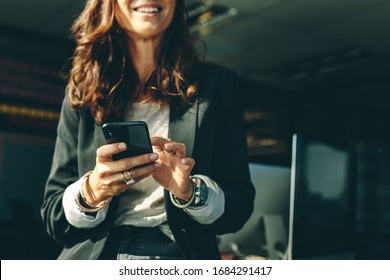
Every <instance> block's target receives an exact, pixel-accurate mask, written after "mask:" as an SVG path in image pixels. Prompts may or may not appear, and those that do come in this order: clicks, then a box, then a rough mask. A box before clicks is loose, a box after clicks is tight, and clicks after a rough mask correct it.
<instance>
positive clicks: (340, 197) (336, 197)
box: [287, 135, 355, 259]
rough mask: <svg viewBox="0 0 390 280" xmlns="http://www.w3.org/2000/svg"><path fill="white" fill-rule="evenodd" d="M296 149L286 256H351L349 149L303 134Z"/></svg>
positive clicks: (352, 216) (351, 221)
mask: <svg viewBox="0 0 390 280" xmlns="http://www.w3.org/2000/svg"><path fill="white" fill-rule="evenodd" d="M292 150H293V151H292V166H291V195H290V224H289V246H288V251H287V255H288V258H289V259H350V258H352V252H353V238H352V237H353V230H354V212H355V211H354V190H353V184H352V182H351V178H352V176H351V171H352V161H351V154H350V153H349V152H348V150H347V149H342V148H340V147H335V146H333V145H330V144H327V143H325V142H323V141H317V140H315V139H312V138H310V137H307V136H302V135H294V137H293V149H292Z"/></svg>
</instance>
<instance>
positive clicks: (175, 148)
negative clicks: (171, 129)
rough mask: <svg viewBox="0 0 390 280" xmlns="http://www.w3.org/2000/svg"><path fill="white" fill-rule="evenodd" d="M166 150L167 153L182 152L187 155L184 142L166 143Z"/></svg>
mask: <svg viewBox="0 0 390 280" xmlns="http://www.w3.org/2000/svg"><path fill="white" fill-rule="evenodd" d="M164 150H165V151H166V152H167V153H180V154H181V155H183V156H185V155H186V146H185V145H184V144H183V143H177V142H170V143H166V144H165V145H164Z"/></svg>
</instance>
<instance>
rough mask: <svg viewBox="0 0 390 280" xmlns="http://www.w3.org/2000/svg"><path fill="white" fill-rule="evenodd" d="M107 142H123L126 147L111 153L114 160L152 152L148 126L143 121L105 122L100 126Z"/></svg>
mask: <svg viewBox="0 0 390 280" xmlns="http://www.w3.org/2000/svg"><path fill="white" fill-rule="evenodd" d="M102 130H103V133H104V137H105V138H106V142H107V144H111V143H117V142H125V143H126V144H127V149H126V150H125V151H123V152H121V153H119V154H116V155H113V156H112V158H113V159H114V160H117V159H122V158H126V157H134V156H138V155H141V154H147V153H151V152H152V145H151V143H150V136H149V130H148V126H147V124H146V123H145V122H142V121H136V122H117V123H107V124H104V125H103V127H102Z"/></svg>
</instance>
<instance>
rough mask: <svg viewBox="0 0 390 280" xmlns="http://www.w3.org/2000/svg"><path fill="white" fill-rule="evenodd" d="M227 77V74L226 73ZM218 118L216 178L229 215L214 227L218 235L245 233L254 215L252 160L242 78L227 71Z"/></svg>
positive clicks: (219, 101) (214, 158) (214, 160)
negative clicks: (244, 109)
mask: <svg viewBox="0 0 390 280" xmlns="http://www.w3.org/2000/svg"><path fill="white" fill-rule="evenodd" d="M224 74H226V72H225V73H224ZM220 80H221V81H223V82H221V83H222V85H221V89H220V90H219V91H218V92H219V96H218V98H217V102H218V105H217V107H218V110H217V111H218V116H217V122H216V123H217V125H216V134H215V135H217V137H216V142H215V153H214V155H213V163H212V167H213V171H212V176H211V177H212V178H213V179H214V180H215V181H216V182H217V183H218V184H219V186H220V187H221V188H222V190H223V191H224V194H225V211H224V213H223V215H222V216H221V217H220V218H219V219H218V220H217V221H216V222H214V223H213V225H212V226H213V227H214V231H215V232H217V233H218V234H224V233H229V232H235V231H238V230H239V229H241V228H242V227H243V226H244V224H245V223H246V221H247V220H248V219H249V217H250V216H251V214H252V211H253V207H254V197H255V189H254V186H253V184H252V181H251V178H250V173H249V159H248V150H247V142H246V133H245V127H244V120H243V106H242V97H241V96H240V91H239V83H238V77H237V75H236V73H235V72H233V71H227V75H224V78H220Z"/></svg>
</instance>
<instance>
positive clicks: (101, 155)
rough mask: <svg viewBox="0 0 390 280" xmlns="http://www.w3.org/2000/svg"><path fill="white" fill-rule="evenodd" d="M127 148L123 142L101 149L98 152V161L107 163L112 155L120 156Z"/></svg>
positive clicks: (104, 146)
mask: <svg viewBox="0 0 390 280" xmlns="http://www.w3.org/2000/svg"><path fill="white" fill-rule="evenodd" d="M126 148H127V146H126V144H125V143H123V142H119V143H113V144H107V145H103V146H101V147H99V148H98V149H97V150H96V160H97V161H105V160H107V159H109V160H111V155H115V154H118V153H120V152H123V151H124V150H126Z"/></svg>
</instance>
